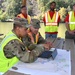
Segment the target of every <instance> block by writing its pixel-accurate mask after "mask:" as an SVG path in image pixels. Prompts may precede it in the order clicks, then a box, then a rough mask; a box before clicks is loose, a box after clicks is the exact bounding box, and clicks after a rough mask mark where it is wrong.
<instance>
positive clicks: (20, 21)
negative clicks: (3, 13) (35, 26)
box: [14, 17, 30, 28]
mask: <svg viewBox="0 0 75 75" xmlns="http://www.w3.org/2000/svg"><path fill="white" fill-rule="evenodd" d="M14 24H15V25H21V26H23V27H25V28H29V27H30V24H28V20H27V19H24V18H18V17H15V18H14Z"/></svg>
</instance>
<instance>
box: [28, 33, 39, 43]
mask: <svg viewBox="0 0 75 75" xmlns="http://www.w3.org/2000/svg"><path fill="white" fill-rule="evenodd" d="M28 35H29V37H30V39H31V42H32V43H34V44H37V43H38V40H39V33H37V34H36V36H35V41H34V37H33V35H32V33H31V32H29V33H28Z"/></svg>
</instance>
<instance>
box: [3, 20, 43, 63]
mask: <svg viewBox="0 0 75 75" xmlns="http://www.w3.org/2000/svg"><path fill="white" fill-rule="evenodd" d="M17 22H18V21H17ZM26 46H27V45H26V44H23V43H21V42H20V41H18V40H17V39H15V40H11V41H9V42H8V43H7V44H6V46H5V47H4V55H5V57H6V58H8V59H11V58H13V57H14V56H16V57H17V58H18V59H19V60H20V61H22V62H33V61H35V60H36V59H37V56H39V55H40V54H41V53H42V52H43V51H44V47H42V45H39V46H36V45H35V46H36V47H35V48H33V50H32V51H29V50H27V49H26ZM38 48H39V49H38Z"/></svg>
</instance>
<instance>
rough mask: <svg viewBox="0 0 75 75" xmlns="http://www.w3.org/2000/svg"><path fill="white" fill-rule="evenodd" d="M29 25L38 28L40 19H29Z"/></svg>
mask: <svg viewBox="0 0 75 75" xmlns="http://www.w3.org/2000/svg"><path fill="white" fill-rule="evenodd" d="M31 21H32V22H31V25H32V26H33V27H34V28H36V29H39V28H40V21H39V20H38V19H32V20H31Z"/></svg>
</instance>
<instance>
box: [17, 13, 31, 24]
mask: <svg viewBox="0 0 75 75" xmlns="http://www.w3.org/2000/svg"><path fill="white" fill-rule="evenodd" d="M17 16H20V17H21V18H25V17H24V16H23V14H18V15H17ZM27 20H28V24H30V22H31V17H30V16H29V15H27Z"/></svg>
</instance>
